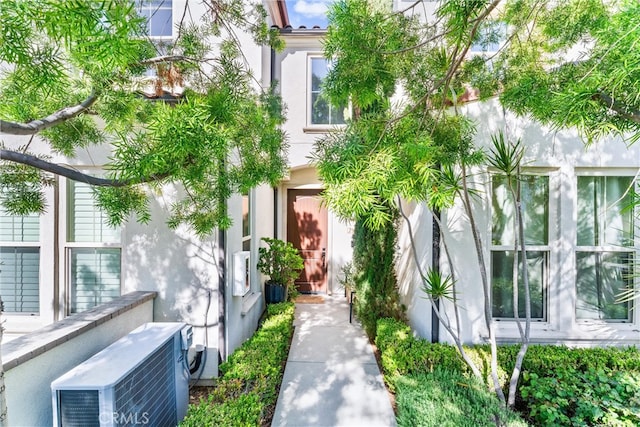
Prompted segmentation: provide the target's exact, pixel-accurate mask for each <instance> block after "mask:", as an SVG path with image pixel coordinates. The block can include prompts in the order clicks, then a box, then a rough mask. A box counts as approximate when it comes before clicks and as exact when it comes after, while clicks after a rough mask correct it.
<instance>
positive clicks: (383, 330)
mask: <svg viewBox="0 0 640 427" xmlns="http://www.w3.org/2000/svg"><path fill="white" fill-rule="evenodd" d="M375 342H376V346H377V347H378V350H379V351H380V358H381V363H382V368H383V371H384V375H385V378H386V379H387V383H388V384H389V386H390V387H391V388H392V389H393V384H394V381H393V377H395V376H397V375H406V374H414V373H424V372H432V371H433V370H434V368H435V367H439V368H441V369H446V370H449V371H456V372H466V370H467V369H466V365H465V364H464V362H463V360H462V358H461V357H460V356H459V354H458V350H457V349H456V348H455V347H453V346H450V345H446V344H432V343H430V342H427V341H425V340H423V339H418V338H415V337H414V336H413V334H412V332H411V328H410V327H409V326H408V325H406V324H405V323H403V322H401V321H398V320H395V319H388V318H387V319H381V320H379V321H378V334H377V335H376V340H375Z"/></svg>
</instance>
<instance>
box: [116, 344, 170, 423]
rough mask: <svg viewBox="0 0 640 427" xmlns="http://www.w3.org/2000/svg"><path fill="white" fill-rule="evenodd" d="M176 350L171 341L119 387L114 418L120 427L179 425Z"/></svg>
mask: <svg viewBox="0 0 640 427" xmlns="http://www.w3.org/2000/svg"><path fill="white" fill-rule="evenodd" d="M173 346H174V342H173V340H171V341H168V342H167V343H166V344H164V345H163V346H162V347H160V348H158V350H156V351H155V352H154V353H153V355H151V356H150V357H149V358H148V359H146V360H145V361H144V362H143V363H141V364H140V366H139V367H138V369H136V370H135V371H133V372H131V373H130V374H129V375H127V376H126V377H124V378H123V379H122V381H120V382H118V384H116V386H115V388H114V397H115V406H114V408H115V414H114V416H115V417H118V418H119V421H120V422H119V423H117V424H118V425H119V426H127V425H140V424H146V425H150V426H175V425H176V424H178V415H177V412H176V404H175V402H176V385H175V375H174V374H173V370H174V366H173V364H174V360H173V354H174V352H173Z"/></svg>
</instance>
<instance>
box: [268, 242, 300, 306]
mask: <svg viewBox="0 0 640 427" xmlns="http://www.w3.org/2000/svg"><path fill="white" fill-rule="evenodd" d="M262 240H263V241H264V242H265V243H266V244H267V247H263V248H260V249H259V250H258V251H259V257H258V270H260V272H261V273H262V274H265V275H267V276H269V280H267V281H266V282H265V299H266V302H267V303H274V302H282V301H285V300H286V299H287V291H288V288H289V286H291V285H293V283H294V281H295V280H296V279H297V278H298V276H299V275H300V271H302V269H303V268H304V262H303V259H302V257H301V256H300V254H299V253H298V250H297V249H296V248H294V247H293V245H292V244H291V243H289V242H284V241H282V240H279V239H271V238H269V237H263V238H262Z"/></svg>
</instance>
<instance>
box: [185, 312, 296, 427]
mask: <svg viewBox="0 0 640 427" xmlns="http://www.w3.org/2000/svg"><path fill="white" fill-rule="evenodd" d="M294 309H295V308H294V304H293V303H280V304H271V305H269V306H268V307H267V319H266V320H265V321H264V323H263V324H262V326H261V327H260V329H258V330H257V331H256V333H255V334H254V335H253V336H252V337H251V338H250V339H248V340H247V341H245V342H244V343H243V344H242V345H241V346H240V347H239V348H238V349H237V350H236V351H235V352H234V353H233V354H232V355H231V356H229V360H228V361H227V362H225V363H222V364H221V365H220V373H221V375H220V378H218V380H217V381H216V386H215V389H214V390H213V392H212V393H211V394H210V395H209V397H208V399H207V400H206V401H204V400H201V401H200V403H198V404H197V405H189V410H188V412H187V416H186V417H185V419H184V420H183V421H182V422H181V423H180V425H181V426H187V427H191V426H193V427H199V426H204V425H208V426H212V425H215V426H256V425H261V423H262V421H263V419H264V416H265V410H266V409H267V408H268V407H269V406H271V405H274V404H275V402H276V400H277V398H278V393H277V390H278V387H279V386H280V383H281V382H282V375H283V372H284V365H285V363H286V360H287V354H288V351H289V343H290V341H291V336H292V335H293V317H294Z"/></svg>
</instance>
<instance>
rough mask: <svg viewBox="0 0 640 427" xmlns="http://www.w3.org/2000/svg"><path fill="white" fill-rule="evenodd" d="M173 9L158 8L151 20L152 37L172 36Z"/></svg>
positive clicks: (150, 30) (150, 32) (150, 31)
mask: <svg viewBox="0 0 640 427" xmlns="http://www.w3.org/2000/svg"><path fill="white" fill-rule="evenodd" d="M172 30H173V22H172V11H171V9H157V10H156V11H155V12H154V13H153V15H152V16H151V19H150V20H149V35H150V36H151V37H162V36H165V37H171V36H172V35H173V33H172Z"/></svg>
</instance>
